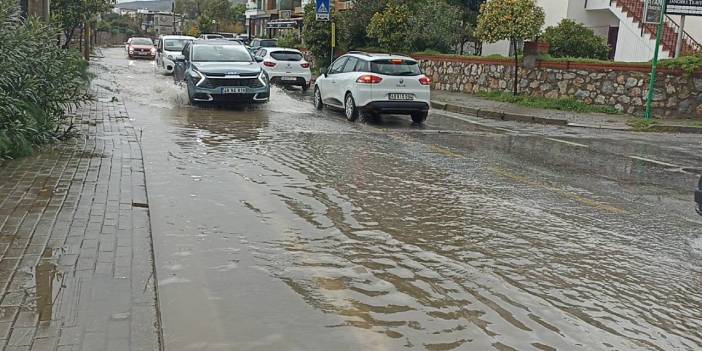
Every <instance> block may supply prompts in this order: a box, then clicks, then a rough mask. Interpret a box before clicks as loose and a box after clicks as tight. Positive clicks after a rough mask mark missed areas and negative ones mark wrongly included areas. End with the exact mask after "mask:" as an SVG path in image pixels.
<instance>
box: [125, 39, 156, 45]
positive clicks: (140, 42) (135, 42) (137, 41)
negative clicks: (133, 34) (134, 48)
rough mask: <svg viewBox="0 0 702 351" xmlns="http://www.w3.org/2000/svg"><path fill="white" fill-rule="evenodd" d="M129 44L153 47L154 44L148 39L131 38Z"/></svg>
mask: <svg viewBox="0 0 702 351" xmlns="http://www.w3.org/2000/svg"><path fill="white" fill-rule="evenodd" d="M130 43H131V44H132V45H154V42H152V41H151V39H148V38H133V39H132V41H131V42H130Z"/></svg>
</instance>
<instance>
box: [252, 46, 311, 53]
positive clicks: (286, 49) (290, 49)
mask: <svg viewBox="0 0 702 351" xmlns="http://www.w3.org/2000/svg"><path fill="white" fill-rule="evenodd" d="M261 49H263V50H266V51H268V52H274V51H294V52H296V53H298V54H301V53H302V52H301V51H300V50H298V49H293V48H281V47H274V48H263V47H262V48H261Z"/></svg>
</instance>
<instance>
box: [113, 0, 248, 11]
mask: <svg viewBox="0 0 702 351" xmlns="http://www.w3.org/2000/svg"><path fill="white" fill-rule="evenodd" d="M230 2H231V3H232V4H246V0H230ZM171 4H173V0H150V1H127V2H118V3H117V4H115V7H117V8H121V9H127V10H140V9H143V10H151V11H170V10H171Z"/></svg>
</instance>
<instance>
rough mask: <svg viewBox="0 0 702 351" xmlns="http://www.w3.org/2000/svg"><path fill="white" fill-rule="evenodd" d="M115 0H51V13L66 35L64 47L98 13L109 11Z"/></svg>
mask: <svg viewBox="0 0 702 351" xmlns="http://www.w3.org/2000/svg"><path fill="white" fill-rule="evenodd" d="M114 3H115V1H114V0H54V1H51V5H50V6H51V15H52V19H53V21H54V23H56V24H57V25H58V26H59V27H60V28H61V31H63V34H64V36H65V37H66V43H65V44H64V48H67V47H68V46H69V45H70V43H71V40H72V39H73V33H74V32H75V30H76V29H78V28H83V27H84V26H85V24H86V23H90V22H91V21H92V20H93V19H94V18H95V16H96V15H98V14H102V13H105V12H107V11H109V10H110V9H111V8H112V6H113V5H114Z"/></svg>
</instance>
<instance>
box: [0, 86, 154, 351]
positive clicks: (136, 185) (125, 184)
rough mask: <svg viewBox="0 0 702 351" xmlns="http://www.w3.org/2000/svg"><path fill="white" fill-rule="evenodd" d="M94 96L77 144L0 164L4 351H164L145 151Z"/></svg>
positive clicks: (113, 107)
mask: <svg viewBox="0 0 702 351" xmlns="http://www.w3.org/2000/svg"><path fill="white" fill-rule="evenodd" d="M95 94H97V98H98V101H95V102H91V103H89V104H87V105H86V106H84V107H83V108H82V109H81V110H80V111H78V115H79V116H78V117H77V118H76V126H75V128H76V129H77V130H78V131H80V136H78V137H76V138H74V139H71V140H69V141H67V142H65V143H60V144H58V145H56V146H53V147H50V148H47V150H44V151H41V152H37V153H36V155H34V156H31V157H26V158H23V159H19V160H16V161H9V162H5V163H2V164H0V254H1V256H0V294H1V295H0V296H1V299H0V345H2V349H3V350H6V351H18V350H61V351H68V350H83V351H97V350H115V351H117V350H119V351H125V350H150V351H151V350H159V347H160V343H159V337H158V336H159V322H158V317H157V305H156V291H155V288H154V285H153V282H154V280H155V279H154V276H153V262H152V257H153V256H152V243H151V236H150V235H151V234H150V226H149V210H148V202H147V198H146V187H145V179H144V165H143V160H142V155H141V146H140V144H139V142H138V139H137V133H136V132H135V130H134V128H133V127H132V126H131V124H130V122H129V119H128V118H126V117H127V113H126V110H125V109H124V107H123V106H122V105H121V103H119V102H112V101H111V99H110V100H109V101H108V99H106V98H101V95H102V94H101V92H100V91H97V92H95ZM110 96H112V95H110Z"/></svg>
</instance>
